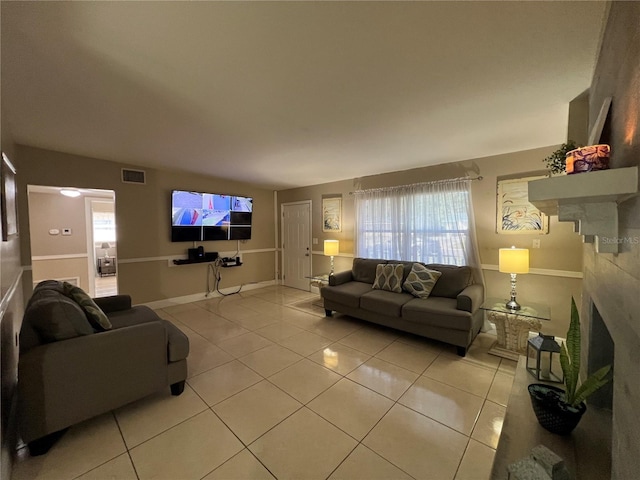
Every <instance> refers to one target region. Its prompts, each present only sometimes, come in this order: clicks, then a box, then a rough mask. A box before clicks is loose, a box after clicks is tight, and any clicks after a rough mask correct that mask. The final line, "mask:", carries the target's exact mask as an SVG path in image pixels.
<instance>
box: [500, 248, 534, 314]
mask: <svg viewBox="0 0 640 480" xmlns="http://www.w3.org/2000/svg"><path fill="white" fill-rule="evenodd" d="M498 270H499V271H500V272H502V273H509V274H511V300H509V301H508V302H507V303H506V307H507V308H508V309H510V310H520V304H519V303H518V302H517V301H516V274H518V273H529V250H528V249H526V248H516V247H511V248H501V249H500V255H499V258H498Z"/></svg>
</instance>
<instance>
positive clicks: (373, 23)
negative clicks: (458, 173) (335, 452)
mask: <svg viewBox="0 0 640 480" xmlns="http://www.w3.org/2000/svg"><path fill="white" fill-rule="evenodd" d="M606 11H607V9H606V3H605V2H601V1H595V2H593V1H588V2H576V1H569V2H560V1H553V2H531V1H525V2H507V1H503V2H480V1H468V2H454V1H448V2H25V3H22V2H4V1H3V2H2V103H3V105H2V113H3V122H2V123H3V125H2V126H3V128H7V127H8V128H10V131H11V134H12V136H13V139H14V140H15V141H16V143H21V144H26V145H32V146H36V147H41V148H46V149H51V150H58V151H63V152H69V153H73V154H79V155H84V156H88V157H96V158H102V159H107V160H115V161H120V162H125V163H130V164H134V165H142V166H151V167H157V168H179V169H184V170H188V171H193V172H202V173H205V174H209V175H214V176H218V177H225V178H233V179H238V180H244V181H249V182H254V183H258V184H261V185H264V186H267V187H271V188H286V187H292V186H303V185H311V184H318V183H324V182H328V181H334V180H340V179H346V178H357V177H361V176H364V175H371V174H375V173H382V172H388V171H395V170H402V169H408V168H415V167H419V166H425V165H432V164H439V163H446V162H451V161H458V160H465V159H469V158H478V157H484V156H488V155H494V154H500V153H507V152H513V151H519V150H526V149H529V148H536V147H541V146H547V145H554V144H558V143H562V142H563V141H564V140H565V139H566V130H567V112H568V103H569V101H571V100H572V99H573V98H575V97H576V96H578V95H579V94H580V93H581V92H583V91H584V90H586V89H587V88H589V86H590V83H591V77H592V74H593V69H594V64H595V60H596V57H597V50H598V48H599V38H600V34H601V31H602V25H603V21H604V19H605V13H606ZM7 118H8V119H9V121H6V119H7Z"/></svg>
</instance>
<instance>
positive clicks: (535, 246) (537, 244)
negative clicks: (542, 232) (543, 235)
mask: <svg viewBox="0 0 640 480" xmlns="http://www.w3.org/2000/svg"><path fill="white" fill-rule="evenodd" d="M533 248H540V239H539V238H536V239H534V240H533Z"/></svg>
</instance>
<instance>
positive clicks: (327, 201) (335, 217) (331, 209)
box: [322, 197, 342, 232]
mask: <svg viewBox="0 0 640 480" xmlns="http://www.w3.org/2000/svg"><path fill="white" fill-rule="evenodd" d="M322 231H323V232H341V231H342V197H330V198H323V199H322Z"/></svg>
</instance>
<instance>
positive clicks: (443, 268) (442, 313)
mask: <svg viewBox="0 0 640 480" xmlns="http://www.w3.org/2000/svg"><path fill="white" fill-rule="evenodd" d="M398 263H400V264H403V265H404V276H403V279H402V281H403V282H404V280H406V278H407V275H409V272H410V271H411V267H412V266H413V264H414V263H417V262H402V261H395V260H377V259H365V258H355V259H354V260H353V267H352V269H351V270H350V271H346V272H340V273H336V274H335V275H332V276H330V277H329V285H327V286H324V287H322V289H321V296H322V298H323V302H324V308H325V312H326V314H327V316H331V315H332V312H333V311H337V312H341V313H345V314H347V315H351V316H352V317H356V318H360V319H363V320H367V321H370V322H373V323H377V324H380V325H385V326H387V327H391V328H395V329H398V330H402V331H405V332H409V333H413V334H416V335H421V336H423V337H428V338H432V339H435V340H440V341H442V342H446V343H449V344H452V345H455V346H456V347H457V352H458V355H460V356H462V357H464V356H465V355H466V353H467V348H468V347H469V345H471V342H473V339H474V338H475V337H476V335H477V334H478V332H479V331H480V328H481V327H482V323H483V317H484V316H483V312H482V310H480V305H481V304H482V302H483V300H484V287H483V286H482V285H481V284H478V283H476V284H473V281H472V270H471V268H470V267H457V266H453V265H438V264H426V265H425V266H426V267H427V268H429V269H431V270H437V271H439V272H441V273H442V275H441V276H440V278H439V279H438V280H437V282H436V284H435V286H434V287H433V290H432V291H431V294H430V295H429V297H428V298H416V297H414V296H413V295H411V294H410V293H407V292H405V291H404V290H403V291H402V292H401V293H394V292H390V291H386V290H378V289H373V288H372V287H373V283H374V281H375V278H376V267H377V265H378V264H398ZM423 265H424V264H423Z"/></svg>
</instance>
